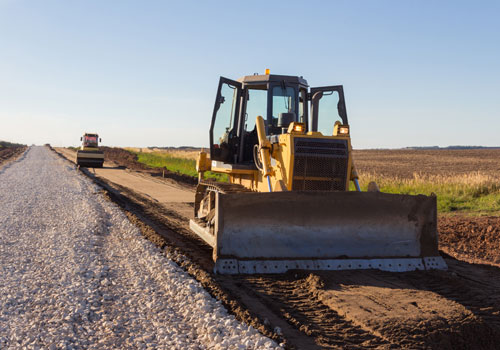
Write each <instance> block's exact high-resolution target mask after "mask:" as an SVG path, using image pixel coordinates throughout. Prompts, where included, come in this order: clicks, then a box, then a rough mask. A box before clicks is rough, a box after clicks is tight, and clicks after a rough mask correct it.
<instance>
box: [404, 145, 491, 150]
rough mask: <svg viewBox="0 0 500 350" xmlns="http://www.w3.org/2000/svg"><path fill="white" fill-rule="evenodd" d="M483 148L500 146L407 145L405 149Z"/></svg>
mask: <svg viewBox="0 0 500 350" xmlns="http://www.w3.org/2000/svg"><path fill="white" fill-rule="evenodd" d="M482 148H500V147H486V146H447V147H439V146H413V147H405V148H404V149H423V150H426V149H482Z"/></svg>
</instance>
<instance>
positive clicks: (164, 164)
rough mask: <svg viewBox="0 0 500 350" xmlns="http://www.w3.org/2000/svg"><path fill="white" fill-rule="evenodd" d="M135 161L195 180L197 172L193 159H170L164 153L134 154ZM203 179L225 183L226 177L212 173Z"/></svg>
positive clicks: (207, 173) (208, 173)
mask: <svg viewBox="0 0 500 350" xmlns="http://www.w3.org/2000/svg"><path fill="white" fill-rule="evenodd" d="M135 154H137V160H138V161H139V162H140V163H143V164H145V165H147V166H149V167H151V168H165V169H167V170H169V171H172V172H176V173H179V174H184V175H188V176H192V177H195V178H197V177H198V172H197V171H196V161H195V160H193V159H186V158H179V157H172V156H170V155H169V154H168V153H165V152H161V153H160V152H148V153H144V152H135ZM205 178H210V179H215V180H217V181H222V182H227V181H228V177H227V175H226V174H218V173H213V172H210V171H208V172H206V173H205Z"/></svg>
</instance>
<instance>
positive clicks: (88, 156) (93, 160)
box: [76, 133, 104, 168]
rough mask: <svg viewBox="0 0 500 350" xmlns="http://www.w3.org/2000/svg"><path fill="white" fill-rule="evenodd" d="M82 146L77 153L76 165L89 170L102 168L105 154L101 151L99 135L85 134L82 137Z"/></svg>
mask: <svg viewBox="0 0 500 350" xmlns="http://www.w3.org/2000/svg"><path fill="white" fill-rule="evenodd" d="M80 141H81V142H82V145H81V146H80V149H79V150H77V151H76V165H78V166H80V167H88V168H102V166H103V164H104V152H103V151H102V150H100V149H99V142H101V139H100V138H99V135H97V134H89V133H85V134H83V136H82V137H80Z"/></svg>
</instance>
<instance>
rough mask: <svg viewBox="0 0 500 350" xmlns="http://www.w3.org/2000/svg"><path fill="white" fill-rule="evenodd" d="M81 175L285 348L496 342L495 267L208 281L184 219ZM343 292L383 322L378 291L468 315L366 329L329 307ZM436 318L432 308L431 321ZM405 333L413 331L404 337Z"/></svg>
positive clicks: (452, 264) (499, 277)
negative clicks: (367, 304)
mask: <svg viewBox="0 0 500 350" xmlns="http://www.w3.org/2000/svg"><path fill="white" fill-rule="evenodd" d="M83 173H84V174H86V175H87V176H89V177H91V178H92V179H93V180H94V181H95V182H96V183H97V184H99V185H100V186H101V187H103V188H104V190H105V192H106V193H107V195H108V197H109V199H110V200H112V201H113V202H115V203H116V204H118V205H119V206H120V207H122V208H123V209H124V211H125V213H126V214H127V216H128V217H129V219H130V220H131V221H132V222H133V223H134V224H136V225H137V226H138V227H139V228H140V229H141V231H142V232H143V234H144V236H146V237H147V238H148V239H150V240H151V241H152V242H154V243H155V244H157V245H158V246H160V247H162V248H164V252H165V254H167V256H169V257H170V258H172V259H173V260H174V261H175V262H176V263H177V264H179V265H180V266H181V267H182V268H184V269H185V270H186V271H187V272H188V273H189V274H190V275H192V276H193V277H195V278H196V279H197V280H198V281H200V283H201V284H202V285H203V287H204V288H205V289H206V290H207V291H208V292H209V293H210V294H211V295H213V296H214V297H216V298H217V299H218V300H220V301H221V302H222V303H223V304H224V305H225V307H226V308H227V309H228V310H229V311H230V312H232V313H233V314H234V315H235V316H236V317H237V318H238V319H239V320H242V321H244V322H246V323H247V324H250V325H252V326H254V327H255V328H256V329H258V330H259V331H261V332H262V333H263V334H265V335H267V336H269V337H271V338H273V339H275V340H277V341H278V342H284V343H285V347H286V348H287V349H359V348H367V349H389V348H390V349H392V348H398V349H399V348H406V349H470V348H477V349H495V348H497V345H498V344H499V343H500V295H498V290H500V269H498V268H497V267H492V266H485V265H475V264H469V263H467V262H463V261H458V260H455V259H453V258H451V257H448V256H445V258H446V262H447V264H448V266H449V271H430V272H412V273H388V272H380V271H378V272H374V271H337V272H332V271H328V272H314V273H306V272H303V271H290V272H288V273H286V274H283V275H237V276H228V275H215V274H213V273H212V271H213V266H214V264H213V261H212V259H211V252H212V249H211V248H210V247H208V246H207V245H206V244H204V243H203V242H202V241H201V240H200V239H199V238H198V237H197V236H196V235H194V234H193V233H191V231H190V230H189V228H188V220H187V218H186V217H184V216H182V215H180V214H179V213H177V212H176V211H175V210H174V209H169V208H166V207H164V206H162V205H159V204H158V203H157V202H155V201H154V200H153V199H151V198H147V197H146V196H143V195H141V194H139V193H137V192H135V191H134V190H132V189H130V188H127V187H123V186H119V185H117V184H114V183H111V182H109V181H107V180H106V179H104V178H101V177H98V176H95V175H94V174H92V173H91V172H90V171H88V170H84V171H83ZM204 184H206V185H207V186H213V187H210V188H211V189H213V190H217V191H219V190H220V191H233V190H236V191H238V188H235V187H233V186H231V188H230V187H225V186H224V185H220V184H216V185H214V184H213V183H210V184H207V183H204ZM223 187H225V188H223ZM346 288H350V289H351V290H354V291H356V290H366V295H361V294H360V296H362V297H365V298H367V299H369V300H372V301H373V302H374V303H379V304H380V307H382V308H384V309H385V310H386V311H387V313H388V315H389V316H391V313H392V312H393V311H392V309H393V308H394V305H393V303H392V301H391V299H390V298H387V299H381V298H380V296H379V295H378V290H379V289H377V288H384V289H386V290H390V291H392V290H394V291H403V292H406V293H410V294H415V295H416V296H418V295H422V296H423V297H422V296H421V298H427V296H428V295H435V296H436V297H437V298H441V299H442V300H444V301H446V302H447V303H451V304H453V305H455V304H456V305H459V306H460V307H463V308H464V310H465V311H466V312H467V315H468V316H467V317H465V318H463V319H458V321H457V322H456V323H450V324H449V325H446V327H444V328H443V327H442V328H433V327H434V326H433V325H432V324H431V322H430V321H426V320H423V321H422V324H420V325H419V326H418V327H417V328H415V327H414V326H412V325H405V324H404V319H403V321H401V319H398V318H396V317H394V319H391V318H389V321H390V322H391V323H390V324H382V325H380V324H378V325H377V324H371V323H370V322H364V320H357V319H356V317H355V316H356V315H354V316H352V315H350V314H349V313H350V310H348V309H346V310H344V309H343V308H342V306H338V305H334V307H332V306H331V305H329V304H328V302H327V300H326V299H325V292H327V291H330V292H331V291H333V292H334V293H336V292H339V293H340V295H342V292H343V291H344V289H346ZM429 293H431V294H429ZM441 299H438V300H441ZM416 300H417V299H416ZM415 305H417V302H415ZM370 312H371V311H370V310H367V313H370ZM440 312H441V311H440V310H439V309H438V310H436V314H437V315H438V316H439V315H440ZM399 316H401V315H399ZM403 316H404V315H403ZM377 318H378V315H377V314H373V315H372V319H373V320H377ZM437 319H438V320H439V317H437ZM441 321H442V320H441ZM445 321H446V320H444V321H442V322H445ZM405 327H413V328H409V329H410V330H409V331H408V330H407V329H405ZM436 327H437V326H436Z"/></svg>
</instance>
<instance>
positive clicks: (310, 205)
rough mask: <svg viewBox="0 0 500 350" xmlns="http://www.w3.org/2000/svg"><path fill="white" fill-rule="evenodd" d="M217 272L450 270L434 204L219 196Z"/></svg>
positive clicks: (341, 196) (354, 197) (380, 196)
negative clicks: (440, 248) (440, 242)
mask: <svg viewBox="0 0 500 350" xmlns="http://www.w3.org/2000/svg"><path fill="white" fill-rule="evenodd" d="M215 210H216V213H215V218H216V220H215V229H214V230H213V233H212V232H210V231H209V230H207V229H204V228H203V227H201V226H200V225H199V224H197V223H196V222H195V221H192V222H191V225H190V226H191V228H192V229H193V231H195V232H196V233H198V234H199V235H200V236H201V237H202V238H203V239H204V240H205V241H206V242H208V243H209V244H210V245H212V246H213V248H214V260H215V269H216V271H217V272H218V273H232V274H237V273H283V272H286V271H287V270H290V269H307V270H346V269H380V270H387V271H412V270H424V269H446V263H445V262H444V260H443V259H442V258H441V257H440V256H439V251H438V235H437V208H436V198H435V197H428V196H423V195H418V196H411V195H398V194H387V193H376V192H326V193H325V192H322V193H318V192H295V191H294V192H275V193H228V194H223V193H217V198H216V208H215Z"/></svg>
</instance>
